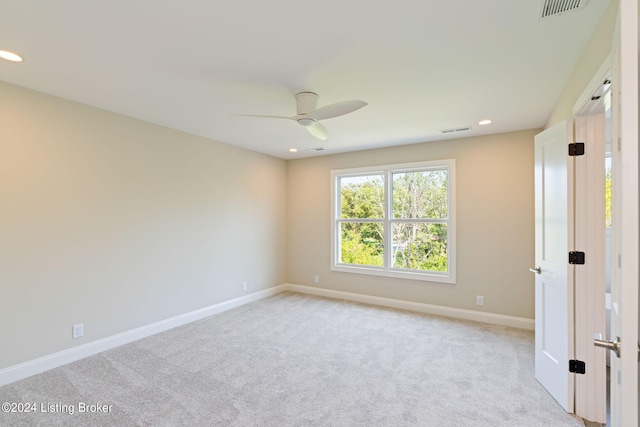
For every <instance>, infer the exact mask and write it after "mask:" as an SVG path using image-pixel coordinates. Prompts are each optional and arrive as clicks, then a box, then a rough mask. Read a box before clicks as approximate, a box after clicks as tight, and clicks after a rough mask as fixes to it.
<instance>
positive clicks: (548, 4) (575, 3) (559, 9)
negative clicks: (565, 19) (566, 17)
mask: <svg viewBox="0 0 640 427" xmlns="http://www.w3.org/2000/svg"><path fill="white" fill-rule="evenodd" d="M586 4H587V0H542V6H541V7H540V15H539V18H540V19H544V18H549V17H551V16H556V15H560V14H563V13H565V12H571V11H576V10H578V9H581V8H583V7H584V6H585V5H586Z"/></svg>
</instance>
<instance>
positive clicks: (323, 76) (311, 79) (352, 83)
mask: <svg viewBox="0 0 640 427" xmlns="http://www.w3.org/2000/svg"><path fill="white" fill-rule="evenodd" d="M540 3H541V0H395V1H393V2H391V1H375V0H324V1H321V2H313V1H303V0H270V1H261V0H226V1H225V0H217V1H214V0H182V1H178V0H174V1H171V0H163V1H159V0H108V1H107V0H105V1H86V0H57V1H25V0H0V49H5V50H12V51H14V52H16V53H19V54H20V55H22V56H23V57H24V59H25V61H24V62H23V63H10V62H7V61H2V60H0V80H2V81H6V82H9V83H14V84H17V85H20V86H24V87H27V88H30V89H35V90H37V91H41V92H45V93H48V94H52V95H56V96H60V97H62V98H67V99H70V100H74V101H78V102H81V103H85V104H88V105H92V106H96V107H99V108H103V109H106V110H109V111H114V112H117V113H121V114H125V115H127V116H132V117H136V118H139V119H142V120H146V121H149V122H153V123H157V124H160V125H164V126H168V127H171V128H175V129H179V130H182V131H186V132H189V133H192V134H196V135H200V136H204V137H207V138H210V139H213V140H217V141H221V142H225V143H228V144H233V145H237V146H241V147H245V148H248V149H251V150H255V151H259V152H263V153H267V154H270V155H273V156H277V157H281V158H284V159H290V158H299V157H305V156H310V155H319V154H318V153H315V152H308V151H305V150H307V149H311V148H314V147H320V146H321V147H324V148H325V149H326V150H325V151H323V152H322V153H323V154H330V153H336V152H344V151H353V150H360V149H366V148H373V147H382V146H391V145H401V144H410V143H416V142H425V141H433V140H440V139H446V138H448V137H451V136H452V135H448V136H447V135H443V134H442V133H441V132H440V131H441V130H442V129H448V128H454V127H462V126H472V129H471V130H470V131H466V132H459V133H455V134H453V136H455V137H462V136H472V135H480V134H489V133H500V132H508V131H514V130H521V129H531V128H537V127H541V126H543V125H544V124H545V122H546V120H547V118H548V116H549V114H550V112H551V110H552V108H553V106H554V105H555V103H556V101H557V99H558V97H559V96H560V93H561V91H562V89H563V88H564V85H565V84H566V82H567V79H568V77H569V75H570V73H571V71H572V70H573V68H574V66H575V64H576V61H577V60H578V58H579V56H580V54H581V53H582V51H583V49H584V48H585V46H586V45H587V42H588V40H589V38H590V35H591V34H592V33H593V31H594V29H595V28H596V25H597V23H598V21H599V19H600V17H601V16H602V13H603V12H604V10H605V8H606V6H607V5H608V3H609V0H590V1H589V2H588V3H587V6H586V7H585V8H583V9H580V10H577V11H574V12H569V13H566V14H563V15H560V16H554V17H551V18H546V19H544V20H539V19H538V16H539V13H540ZM300 91H314V92H317V93H318V94H319V95H320V99H319V102H318V106H323V105H327V104H331V103H334V102H339V101H344V100H349V99H362V100H364V101H367V102H368V103H369V105H368V106H367V107H365V108H363V109H361V110H358V111H356V112H354V113H352V114H350V115H347V116H343V117H338V118H333V119H329V120H326V121H323V124H324V125H325V127H326V128H327V129H328V130H329V134H330V137H329V139H328V140H326V141H319V140H317V139H315V138H314V137H312V136H311V135H310V134H308V133H307V132H306V130H305V129H304V128H303V127H302V126H300V125H298V124H296V123H295V122H293V121H288V120H274V119H263V118H255V117H241V116H236V115H234V114H235V113H246V114H272V115H286V116H290V115H294V114H295V101H294V94H295V93H297V92H300ZM484 118H490V119H493V121H494V122H493V124H491V125H488V126H482V127H481V126H478V121H479V120H481V119H484ZM290 147H297V148H298V149H299V150H300V151H299V152H298V153H295V154H292V153H289V152H288V149H289V148H290Z"/></svg>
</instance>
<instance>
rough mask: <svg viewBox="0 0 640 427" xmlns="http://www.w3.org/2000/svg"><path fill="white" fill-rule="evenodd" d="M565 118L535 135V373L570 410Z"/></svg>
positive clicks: (569, 127) (568, 126) (569, 191)
mask: <svg viewBox="0 0 640 427" xmlns="http://www.w3.org/2000/svg"><path fill="white" fill-rule="evenodd" d="M572 131H573V123H572V121H571V120H565V121H563V122H561V123H559V124H557V125H555V126H553V127H551V128H549V129H547V130H545V131H544V132H542V133H540V134H538V135H536V137H535V217H536V225H535V245H536V248H535V256H536V268H535V269H533V270H534V272H535V273H536V290H535V300H536V301H535V313H536V318H535V328H536V329H535V330H536V335H535V376H536V379H537V380H538V381H539V382H540V384H542V385H543V386H544V387H545V388H546V389H547V391H548V392H549V393H550V394H551V395H552V396H553V397H554V398H555V399H556V400H557V401H558V403H559V404H560V405H562V407H563V408H564V409H565V410H566V411H567V412H571V413H572V412H573V403H574V375H573V374H570V373H569V359H570V356H572V355H573V341H574V340H573V332H574V331H573V321H572V318H573V285H571V286H569V284H572V283H573V277H572V274H573V273H572V269H570V268H569V264H568V253H569V242H570V241H573V224H572V221H573V220H572V218H573V166H572V164H573V163H572V161H570V160H569V159H571V158H570V157H569V156H568V142H569V141H570V140H571V139H572V137H573V132H572Z"/></svg>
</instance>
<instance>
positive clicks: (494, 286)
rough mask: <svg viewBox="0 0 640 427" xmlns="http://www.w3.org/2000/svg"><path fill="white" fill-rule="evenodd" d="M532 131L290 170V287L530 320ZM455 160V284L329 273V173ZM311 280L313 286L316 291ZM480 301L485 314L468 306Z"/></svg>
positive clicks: (341, 157)
mask: <svg viewBox="0 0 640 427" xmlns="http://www.w3.org/2000/svg"><path fill="white" fill-rule="evenodd" d="M537 132H538V130H530V131H522V132H514V133H506V134H499V135H491V136H482V137H473V138H465V139H455V140H447V141H439V142H430V143H424V144H416V145H408V146H402V147H393V148H386V149H378V150H370V151H360V152H354V153H347V154H338V155H332V156H323V157H315V158H308V159H300V160H293V161H289V163H288V170H289V172H288V174H289V177H288V189H289V190H288V201H289V211H288V218H289V225H288V232H289V240H288V242H289V243H288V248H289V249H288V250H289V258H288V259H289V262H288V272H289V274H288V279H289V282H290V283H294V284H301V285H308V286H320V287H323V288H328V289H333V290H340V291H346V292H355V293H362V294H367V295H373V296H380V297H387V298H395V299H401V300H408V301H416V302H422V303H428V304H436V305H443V306H449V307H454V308H463V309H470V310H479V311H487V312H490V313H497V314H505V315H511V316H519V317H524V318H533V317H534V301H533V295H534V278H533V275H532V274H531V273H530V272H529V270H528V269H529V267H531V266H533V262H534V209H533V202H534V198H533V136H534V135H535V134H536V133H537ZM447 158H453V159H455V160H456V179H457V189H456V193H457V198H456V203H457V229H456V231H457V267H458V268H457V283H456V284H455V285H450V284H441V283H433V282H421V281H415V280H405V279H392V278H386V277H377V276H367V275H361V274H353V273H342V272H334V271H331V270H330V254H331V249H330V224H331V212H330V208H329V200H330V176H329V175H330V171H331V170H332V169H343V168H352V167H361V166H373V165H384V164H393V163H405V162H415V161H422V160H437V159H447ZM314 275H319V276H320V283H319V284H318V285H315V284H314V282H313V277H314ZM476 295H483V296H484V301H485V305H484V306H483V307H479V306H477V305H476V304H475V302H476Z"/></svg>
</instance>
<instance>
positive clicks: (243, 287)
mask: <svg viewBox="0 0 640 427" xmlns="http://www.w3.org/2000/svg"><path fill="white" fill-rule="evenodd" d="M242 292H247V282H242Z"/></svg>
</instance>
